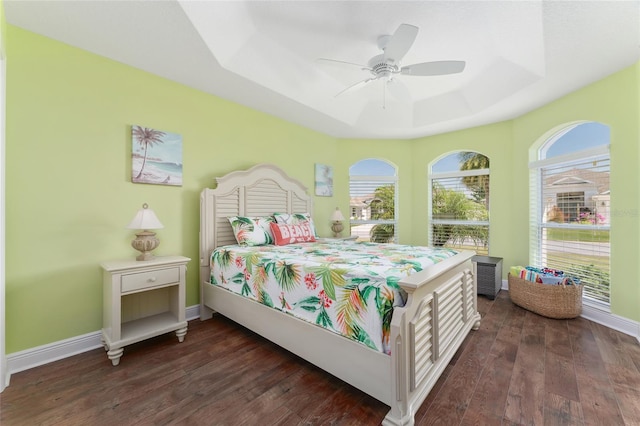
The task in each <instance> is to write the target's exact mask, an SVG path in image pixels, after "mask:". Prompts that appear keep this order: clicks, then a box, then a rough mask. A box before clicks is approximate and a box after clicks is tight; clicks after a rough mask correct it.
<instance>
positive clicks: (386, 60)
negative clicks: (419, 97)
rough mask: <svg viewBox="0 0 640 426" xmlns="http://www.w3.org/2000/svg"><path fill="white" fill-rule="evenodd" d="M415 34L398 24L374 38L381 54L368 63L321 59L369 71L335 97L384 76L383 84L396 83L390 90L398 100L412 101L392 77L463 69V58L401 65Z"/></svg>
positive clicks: (404, 88) (440, 73)
mask: <svg viewBox="0 0 640 426" xmlns="http://www.w3.org/2000/svg"><path fill="white" fill-rule="evenodd" d="M417 36H418V27H416V26H414V25H410V24H400V26H399V27H398V29H396V31H395V32H394V33H393V35H382V36H379V37H378V39H377V42H378V47H379V48H380V49H381V50H382V52H383V53H381V54H378V55H376V56H374V57H372V58H371V59H369V61H368V62H367V66H362V65H357V64H354V63H352V62H345V61H338V60H333V59H324V58H322V59H321V61H327V62H332V63H336V64H341V65H349V66H354V65H356V66H358V67H360V68H361V69H362V70H363V71H368V72H369V73H371V75H372V76H373V77H368V78H366V79H363V80H361V81H358V82H357V83H355V84H352V85H351V86H349V87H347V88H345V89H344V90H342V91H341V92H339V93H338V94H336V95H335V96H336V97H338V96H340V95H342V94H344V93H347V92H352V91H354V90H356V89H359V88H361V87H363V86H365V85H366V84H367V83H369V82H371V81H375V80H379V79H383V84H384V85H385V86H386V85H387V84H389V83H393V85H394V86H395V87H394V90H393V92H395V93H396V94H398V95H399V96H395V97H397V98H400V99H399V100H401V101H406V102H411V96H410V94H409V90H408V89H407V88H406V86H404V85H403V84H402V82H400V81H398V80H397V79H395V78H394V77H395V75H413V76H436V75H446V74H457V73H460V72H462V71H463V70H464V68H465V62H464V61H433V62H422V63H418V64H413V65H407V66H404V67H400V61H401V60H402V58H404V56H405V55H406V53H407V52H408V51H409V49H410V48H411V46H412V45H413V42H414V41H415V39H416V37H417ZM400 86H402V87H400ZM383 96H384V92H383Z"/></svg>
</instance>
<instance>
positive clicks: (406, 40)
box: [384, 24, 418, 62]
mask: <svg viewBox="0 0 640 426" xmlns="http://www.w3.org/2000/svg"><path fill="white" fill-rule="evenodd" d="M417 35H418V27H415V26H413V25H409V24H400V26H399V27H398V29H397V30H396V32H395V33H393V35H392V36H391V37H390V38H389V40H388V41H387V45H386V46H385V47H384V60H385V61H391V62H400V60H401V59H402V58H403V57H404V55H406V54H407V52H408V51H409V49H410V48H411V45H412V44H413V42H414V41H415V39H416V36H417Z"/></svg>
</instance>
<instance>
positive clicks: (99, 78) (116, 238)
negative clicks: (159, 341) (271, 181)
mask: <svg viewBox="0 0 640 426" xmlns="http://www.w3.org/2000/svg"><path fill="white" fill-rule="evenodd" d="M7 42H8V44H7V51H8V62H7V67H8V69H7V138H6V140H7V146H6V151H7V152H6V155H7V169H6V175H7V189H6V220H7V235H6V247H7V254H6V264H7V270H6V298H7V311H6V347H7V353H12V352H15V351H20V350H23V349H27V348H31V347H34V346H39V345H43V344H46V343H49V342H54V341H58V340H62V339H66V338H70V337H74V336H78V335H81V334H85V333H90V332H94V331H96V330H99V329H100V328H101V327H102V293H101V286H102V283H101V280H102V275H101V269H100V266H99V264H100V262H102V261H105V260H111V259H120V258H134V257H135V255H136V253H137V252H136V251H135V250H134V249H132V248H131V246H130V241H131V240H132V239H133V238H134V237H135V236H134V235H133V231H131V230H128V229H125V227H126V225H127V224H128V223H129V221H131V219H132V218H133V216H134V215H135V213H136V211H137V210H138V209H139V208H140V206H141V205H142V203H144V202H147V203H149V205H150V206H151V208H153V210H154V211H155V212H156V214H157V215H158V217H159V219H160V221H161V222H162V223H163V224H164V226H165V227H164V229H161V230H159V231H158V237H159V238H160V240H161V244H160V247H159V248H158V249H157V250H156V251H155V253H156V254H158V255H169V254H182V255H185V256H188V257H190V258H191V259H192V261H191V262H190V263H189V265H188V266H189V274H188V281H187V306H191V305H195V304H197V303H198V282H197V281H198V280H197V275H198V262H197V259H198V230H199V228H198V227H199V206H200V203H199V195H200V191H201V190H202V189H203V188H205V187H213V186H214V185H213V183H214V178H215V177H217V176H222V175H224V174H226V173H228V172H230V171H232V170H236V169H242V168H247V167H249V166H252V165H254V164H257V163H260V162H270V163H274V164H277V165H279V166H281V167H282V168H283V169H285V170H286V171H287V172H288V173H290V174H291V175H292V176H295V177H297V178H298V179H300V180H301V181H302V182H303V183H304V184H305V185H307V187H308V188H310V189H311V192H313V182H314V163H316V162H318V163H325V164H332V163H333V160H334V158H335V157H336V156H337V147H336V146H337V142H336V140H335V139H334V138H331V137H328V136H325V135H322V134H320V133H317V132H313V131H311V130H308V129H305V128H303V127H300V126H296V125H294V124H291V123H288V122H285V121H282V120H279V119H277V118H274V117H272V116H269V115H267V114H263V113H260V112H257V111H254V110H252V109H249V108H245V107H242V106H239V105H237V104H234V103H232V102H228V101H225V100H222V99H220V98H217V97H214V96H211V95H207V94H205V93H203V92H200V91H197V90H193V89H190V88H187V87H186V86H183V85H180V84H177V83H173V82H171V81H168V80H166V79H163V78H160V77H156V76H154V75H151V74H149V73H146V72H142V71H139V70H136V69H134V68H131V67H129V66H125V65H122V64H120V63H118V62H114V61H111V60H108V59H105V58H103V57H100V56H97V55H93V54H90V53H88V52H86V51H83V50H80V49H77V48H73V47H70V46H68V45H65V44H62V43H59V42H56V41H53V40H51V39H48V38H44V37H41V36H38V35H36V34H34V33H31V32H28V31H24V30H22V29H19V28H17V27H13V26H9V28H8V38H7ZM135 124H139V125H143V126H148V127H153V128H156V129H160V130H166V131H169V132H174V133H179V134H181V135H182V138H183V163H184V175H183V186H182V187H172V186H161V185H143V184H133V183H131V181H130V175H131V159H130V156H131V136H130V132H131V129H130V126H131V125H135ZM337 189H338V188H337ZM337 196H339V197H340V199H343V200H346V201H345V202H344V205H341V208H344V209H346V208H348V189H346V188H345V189H344V190H343V191H340V190H338V191H337ZM314 202H315V212H314V216H315V218H316V223H317V226H318V229H319V232H320V234H322V235H327V236H328V235H329V234H330V229H329V215H330V214H331V212H332V210H333V209H335V207H336V202H337V201H336V198H331V197H317V198H315V200H314Z"/></svg>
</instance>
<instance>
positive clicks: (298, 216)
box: [273, 213, 318, 237]
mask: <svg viewBox="0 0 640 426" xmlns="http://www.w3.org/2000/svg"><path fill="white" fill-rule="evenodd" d="M273 217H274V218H275V219H276V223H281V224H286V225H297V224H299V223H302V222H309V225H310V226H311V230H312V231H313V235H314V236H316V237H317V236H318V233H317V232H316V227H315V225H314V224H313V219H311V213H291V214H289V213H274V214H273Z"/></svg>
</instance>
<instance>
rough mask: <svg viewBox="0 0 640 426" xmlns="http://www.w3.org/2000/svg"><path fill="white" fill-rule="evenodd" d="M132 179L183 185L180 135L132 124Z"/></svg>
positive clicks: (143, 181)
mask: <svg viewBox="0 0 640 426" xmlns="http://www.w3.org/2000/svg"><path fill="white" fill-rule="evenodd" d="M131 182H133V183H151V184H156V185H171V186H182V136H181V135H178V134H176V133H169V132H163V131H160V130H156V129H151V128H149V127H143V126H131Z"/></svg>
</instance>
